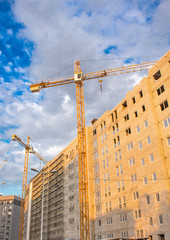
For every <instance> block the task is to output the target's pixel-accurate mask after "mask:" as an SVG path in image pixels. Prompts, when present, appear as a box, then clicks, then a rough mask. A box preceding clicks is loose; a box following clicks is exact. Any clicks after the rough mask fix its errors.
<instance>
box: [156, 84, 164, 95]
mask: <svg viewBox="0 0 170 240" xmlns="http://www.w3.org/2000/svg"><path fill="white" fill-rule="evenodd" d="M156 91H157V94H158V96H159V95H161V93H163V92H165V88H164V85H162V86H161V87H160V88H158V89H157V90H156Z"/></svg>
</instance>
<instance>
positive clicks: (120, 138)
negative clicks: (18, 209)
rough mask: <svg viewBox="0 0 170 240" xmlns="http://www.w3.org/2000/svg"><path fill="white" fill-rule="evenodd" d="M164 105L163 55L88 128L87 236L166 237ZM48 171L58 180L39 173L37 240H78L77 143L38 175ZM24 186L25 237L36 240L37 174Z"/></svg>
mask: <svg viewBox="0 0 170 240" xmlns="http://www.w3.org/2000/svg"><path fill="white" fill-rule="evenodd" d="M169 105H170V51H169V52H168V53H166V54H165V56H163V57H162V58H161V59H160V60H159V61H158V62H157V63H156V64H155V65H154V66H153V67H152V68H151V69H150V70H149V72H148V77H145V78H144V79H142V81H141V82H140V83H139V84H138V85H136V86H135V87H134V88H133V90H132V91H130V92H128V93H127V95H126V96H125V98H124V99H123V100H122V101H121V102H120V103H119V104H118V105H117V106H116V107H114V108H113V109H112V110H111V111H106V112H105V113H104V114H103V115H102V116H101V117H100V118H99V119H94V120H93V121H91V126H90V127H87V130H86V139H87V161H88V174H89V176H88V178H89V205H90V235H91V239H93V240H99V239H112V238H118V237H119V238H123V237H136V238H144V237H146V238H150V239H151V240H169V239H170V106H169ZM53 169H55V170H57V172H58V174H57V175H55V174H46V175H45V176H46V177H45V198H44V224H43V225H44V228H43V236H44V238H43V239H49V240H52V239H58V240H62V239H63V240H70V239H74V240H76V239H79V192H78V158H77V139H75V140H73V142H72V143H71V144H70V145H69V146H68V147H67V148H66V149H64V150H63V151H62V152H61V153H60V154H59V155H58V156H57V157H56V158H54V159H53V161H51V162H50V163H49V164H47V165H46V166H45V167H44V169H43V170H42V171H44V172H46V173H47V172H48V171H51V170H53ZM30 184H31V185H30V187H29V191H28V194H27V199H29V201H27V203H28V204H27V206H28V207H27V210H28V209H29V210H28V211H27V214H25V216H26V218H27V221H26V222H27V224H26V226H25V229H26V230H25V239H30V240H31V239H35V240H36V239H39V236H40V217H41V201H42V173H39V174H38V175H37V176H35V178H33V179H32V180H31V183H30ZM28 226H29V227H28ZM26 236H27V238H26ZM28 236H29V237H28Z"/></svg>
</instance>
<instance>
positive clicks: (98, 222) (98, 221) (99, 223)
mask: <svg viewBox="0 0 170 240" xmlns="http://www.w3.org/2000/svg"><path fill="white" fill-rule="evenodd" d="M101 225H102V220H101V219H98V220H97V226H98V227H100V226H101Z"/></svg>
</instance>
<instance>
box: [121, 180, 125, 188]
mask: <svg viewBox="0 0 170 240" xmlns="http://www.w3.org/2000/svg"><path fill="white" fill-rule="evenodd" d="M121 183H122V191H124V190H125V186H124V180H122V181H121Z"/></svg>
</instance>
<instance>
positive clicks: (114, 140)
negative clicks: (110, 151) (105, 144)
mask: <svg viewBox="0 0 170 240" xmlns="http://www.w3.org/2000/svg"><path fill="white" fill-rule="evenodd" d="M113 142H114V148H116V138H114V139H113Z"/></svg>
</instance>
